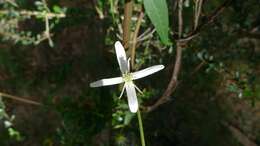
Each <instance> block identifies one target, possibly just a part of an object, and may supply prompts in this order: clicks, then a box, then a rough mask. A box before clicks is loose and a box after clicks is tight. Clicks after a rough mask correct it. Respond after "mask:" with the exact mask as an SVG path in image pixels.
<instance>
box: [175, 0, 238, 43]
mask: <svg viewBox="0 0 260 146" xmlns="http://www.w3.org/2000/svg"><path fill="white" fill-rule="evenodd" d="M232 1H233V0H226V1H225V2H223V3H222V4H221V5H220V6H219V7H218V8H216V9H215V10H214V11H213V12H212V13H211V14H210V15H209V16H208V17H207V20H206V21H205V22H204V23H201V24H200V25H199V26H198V27H197V28H196V29H195V30H194V31H192V32H190V33H189V35H188V36H186V37H184V38H181V39H178V38H175V39H177V40H178V41H181V42H187V41H190V40H192V39H193V38H195V37H196V36H198V34H199V33H200V32H201V31H202V30H203V29H204V27H205V26H206V25H209V24H211V23H212V22H214V21H215V19H216V18H217V17H218V16H219V15H220V14H221V13H222V12H223V11H224V10H225V8H226V7H228V6H229V4H231V2H232Z"/></svg>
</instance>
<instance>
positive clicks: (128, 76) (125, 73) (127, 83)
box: [90, 41, 164, 113]
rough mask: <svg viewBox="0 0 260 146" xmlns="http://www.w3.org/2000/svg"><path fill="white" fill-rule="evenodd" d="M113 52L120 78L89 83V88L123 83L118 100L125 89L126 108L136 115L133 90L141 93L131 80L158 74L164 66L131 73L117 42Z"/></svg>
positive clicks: (120, 46) (122, 48)
mask: <svg viewBox="0 0 260 146" xmlns="http://www.w3.org/2000/svg"><path fill="white" fill-rule="evenodd" d="M115 50H116V56H117V61H118V63H119V67H120V70H121V72H122V77H115V78H108V79H102V80H98V81H96V82H93V83H91V84H90V87H100V86H108V85H115V84H120V83H123V82H124V87H123V89H122V91H121V94H120V97H119V98H121V97H122V95H123V93H124V90H125V89H126V94H127V100H128V106H129V108H130V111H131V112H132V113H136V112H137V110H138V101H137V96H136V91H135V88H136V89H137V90H138V91H139V92H141V91H140V90H139V89H138V88H137V86H136V85H135V84H134V83H133V80H136V79H140V78H143V77H146V76H148V75H151V74H153V73H155V72H158V71H160V70H162V69H163V68H164V66H163V65H154V66H151V67H148V68H146V69H143V70H140V71H137V72H133V73H131V72H130V63H129V61H130V59H128V60H127V59H126V53H125V49H124V47H123V46H122V44H121V43H120V42H119V41H117V42H116V43H115Z"/></svg>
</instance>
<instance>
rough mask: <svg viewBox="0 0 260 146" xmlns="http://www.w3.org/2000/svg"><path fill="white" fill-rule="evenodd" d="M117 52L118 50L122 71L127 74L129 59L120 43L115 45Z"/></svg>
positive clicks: (117, 54)
mask: <svg viewBox="0 0 260 146" xmlns="http://www.w3.org/2000/svg"><path fill="white" fill-rule="evenodd" d="M115 50H116V57H117V61H118V64H119V67H120V70H121V72H122V73H125V72H126V71H127V68H128V67H127V59H126V54H125V49H124V47H123V45H122V44H121V43H120V42H119V41H117V42H116V43H115Z"/></svg>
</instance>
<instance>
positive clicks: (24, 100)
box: [0, 92, 42, 105]
mask: <svg viewBox="0 0 260 146" xmlns="http://www.w3.org/2000/svg"><path fill="white" fill-rule="evenodd" d="M0 97H5V98H9V99H13V100H17V101H21V102H24V103H28V104H33V105H42V104H41V103H39V102H36V101H32V100H29V99H24V98H22V97H18V96H13V95H10V94H6V93H2V92H0Z"/></svg>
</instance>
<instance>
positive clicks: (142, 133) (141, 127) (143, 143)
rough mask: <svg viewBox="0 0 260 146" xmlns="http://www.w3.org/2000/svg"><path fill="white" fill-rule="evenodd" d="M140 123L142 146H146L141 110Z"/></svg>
mask: <svg viewBox="0 0 260 146" xmlns="http://www.w3.org/2000/svg"><path fill="white" fill-rule="evenodd" d="M137 117H138V123H139V131H140V138H141V144H142V146H145V139H144V129H143V122H142V117H141V112H140V110H138V111H137Z"/></svg>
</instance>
